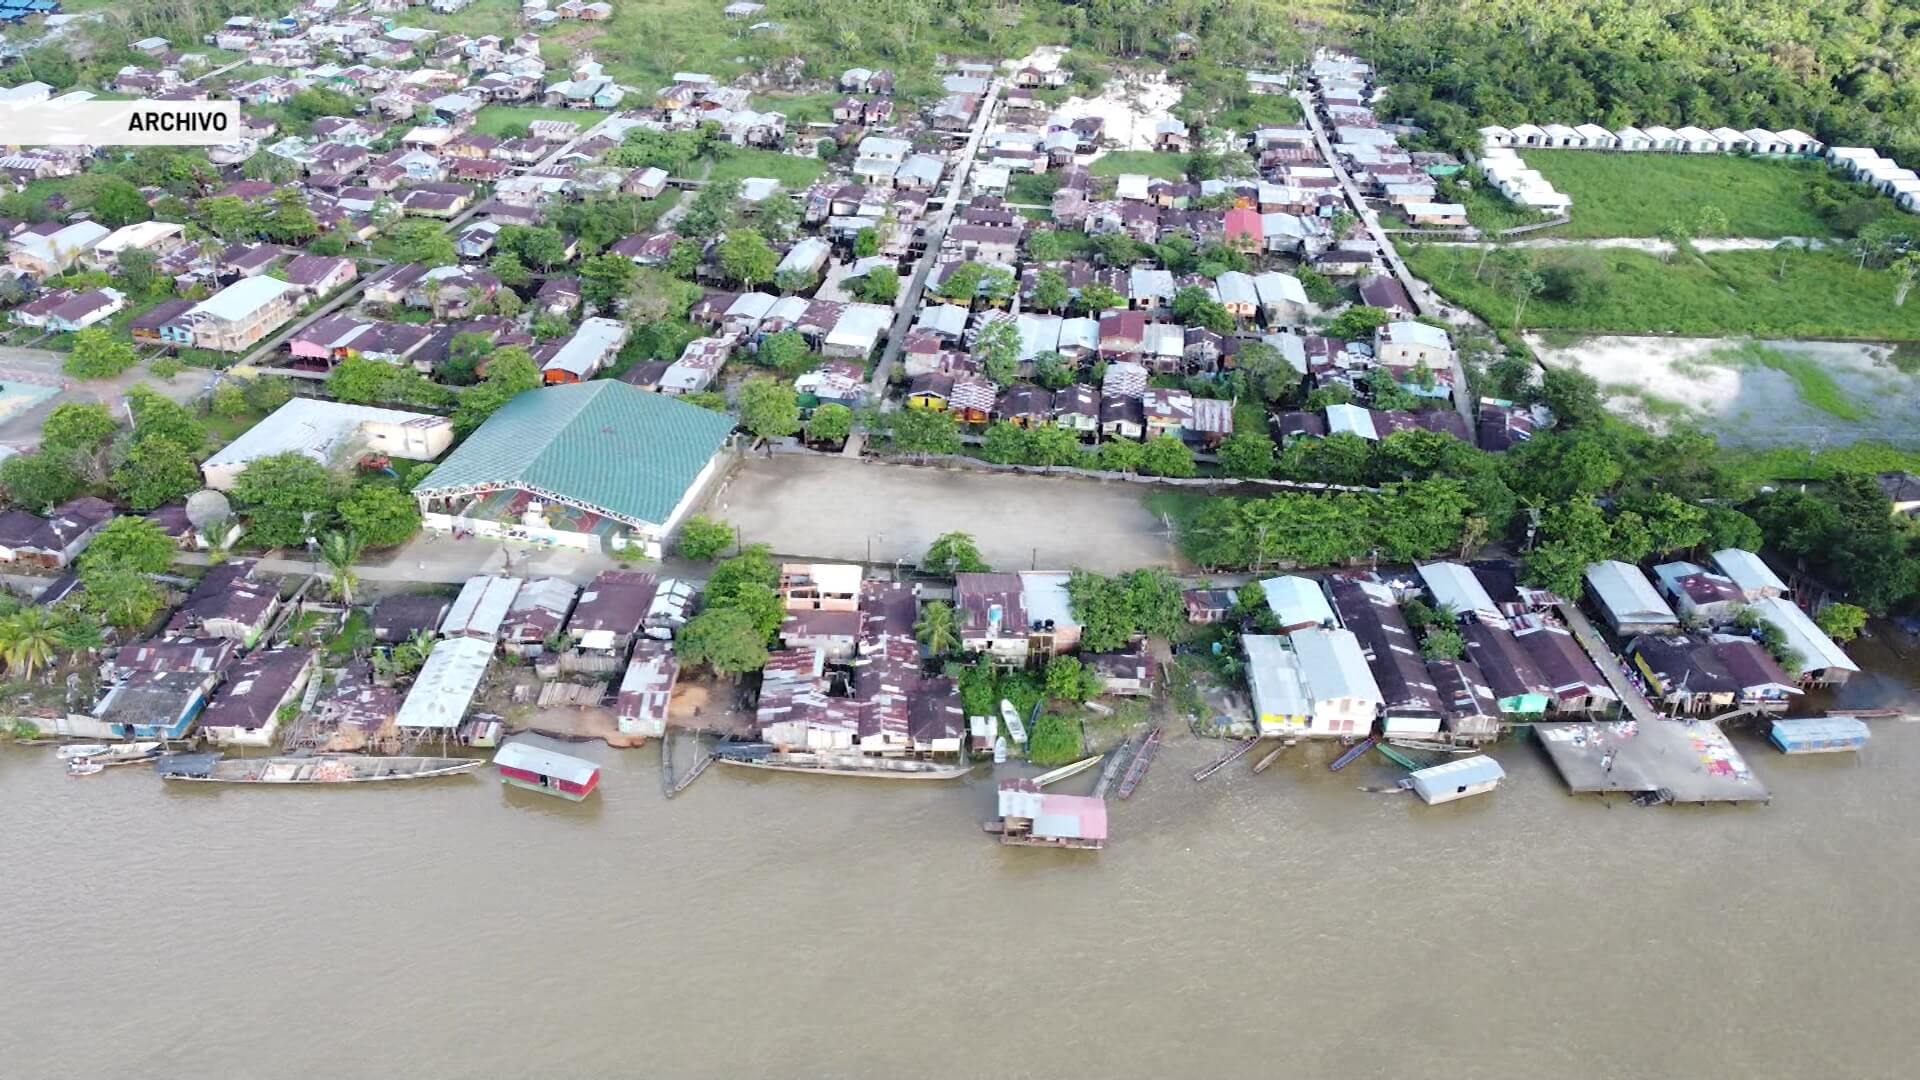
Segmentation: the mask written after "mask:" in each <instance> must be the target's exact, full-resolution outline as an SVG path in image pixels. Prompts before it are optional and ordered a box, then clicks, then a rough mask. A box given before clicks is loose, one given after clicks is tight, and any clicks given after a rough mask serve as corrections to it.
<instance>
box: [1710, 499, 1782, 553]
mask: <svg viewBox="0 0 1920 1080" xmlns="http://www.w3.org/2000/svg"><path fill="white" fill-rule="evenodd" d="M1705 510H1706V512H1707V520H1706V529H1707V536H1706V539H1705V540H1703V541H1702V542H1701V546H1703V547H1706V548H1709V549H1711V550H1713V551H1723V550H1725V549H1727V548H1739V549H1740V550H1742V551H1758V550H1759V549H1760V548H1761V546H1762V545H1764V544H1765V543H1766V542H1767V540H1766V537H1765V536H1762V535H1761V533H1760V524H1759V522H1756V521H1754V520H1753V519H1752V518H1750V517H1748V516H1747V515H1745V514H1743V513H1741V512H1740V511H1738V510H1735V509H1733V508H1732V507H1730V506H1708V507H1705Z"/></svg>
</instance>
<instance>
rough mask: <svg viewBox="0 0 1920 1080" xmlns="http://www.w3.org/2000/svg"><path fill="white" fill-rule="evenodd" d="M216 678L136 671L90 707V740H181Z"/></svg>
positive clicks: (191, 673) (214, 674)
mask: <svg viewBox="0 0 1920 1080" xmlns="http://www.w3.org/2000/svg"><path fill="white" fill-rule="evenodd" d="M219 679H220V675H219V673H217V672H210V671H137V672H135V673H133V674H132V675H130V676H128V677H127V679H126V680H125V681H124V682H121V683H119V684H117V685H115V686H114V687H112V688H111V689H109V690H108V691H107V693H106V696H105V697H102V698H101V699H100V703H99V704H97V705H95V706H94V707H93V714H92V719H93V721H94V724H93V725H91V726H92V727H93V728H94V730H93V731H92V732H91V733H90V737H95V738H109V739H181V738H185V737H186V734H187V732H188V731H189V730H191V729H192V727H193V723H194V721H195V720H196V719H198V718H199V716H200V711H201V710H202V709H204V708H206V705H207V697H208V695H210V694H211V693H212V691H213V686H214V684H215V683H216V682H218V681H219ZM76 719H77V718H76ZM73 733H74V734H87V733H83V732H80V731H77V730H76V731H75V732H73Z"/></svg>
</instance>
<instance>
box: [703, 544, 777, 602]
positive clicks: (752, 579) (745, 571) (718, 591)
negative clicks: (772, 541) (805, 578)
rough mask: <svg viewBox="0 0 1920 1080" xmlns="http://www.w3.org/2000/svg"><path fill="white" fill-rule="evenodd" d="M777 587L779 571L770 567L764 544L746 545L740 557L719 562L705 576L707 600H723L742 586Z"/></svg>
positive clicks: (766, 548)
mask: <svg viewBox="0 0 1920 1080" xmlns="http://www.w3.org/2000/svg"><path fill="white" fill-rule="evenodd" d="M778 584H780V568H779V567H778V566H776V565H774V562H773V550H772V549H771V548H769V547H767V545H765V544H748V545H747V546H746V547H744V548H741V549H740V554H738V555H735V556H734V557H733V558H731V559H727V560H726V561H724V562H721V563H719V564H718V565H716V566H715V567H714V568H713V572H712V573H711V574H709V575H707V600H708V603H709V604H711V603H712V602H713V601H714V600H715V599H721V598H724V597H726V596H728V595H730V594H732V593H733V592H734V590H736V589H738V588H740V587H741V586H743V585H764V586H766V587H767V588H769V589H771V588H773V587H774V586H776V585H778Z"/></svg>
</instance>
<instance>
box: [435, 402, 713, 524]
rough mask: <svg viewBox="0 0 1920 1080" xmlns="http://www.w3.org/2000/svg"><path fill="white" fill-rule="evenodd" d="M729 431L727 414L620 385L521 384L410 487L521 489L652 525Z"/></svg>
mask: <svg viewBox="0 0 1920 1080" xmlns="http://www.w3.org/2000/svg"><path fill="white" fill-rule="evenodd" d="M732 431H733V419H732V417H729V416H725V415H722V414H720V413H716V412H712V411H709V410H707V409H703V408H700V407H699V406H697V405H689V404H687V403H685V402H683V401H676V400H674V399H673V398H670V397H665V396H663V395H660V394H654V393H649V392H648V391H645V390H641V389H639V388H637V387H633V386H628V385H627V384H625V383H621V382H614V381H611V380H601V381H596V382H588V383H576V384H573V385H571V386H554V387H547V388H545V389H541V390H529V391H527V392H526V393H524V394H521V395H520V396H519V397H516V398H514V399H513V400H512V401H509V402H507V404H506V405H505V406H504V407H502V408H501V409H500V411H499V412H496V413H494V414H493V416H492V417H490V418H489V419H488V420H487V422H486V423H485V424H482V425H481V426H480V430H478V431H476V432H474V433H473V435H472V437H470V438H469V439H468V440H467V441H466V442H464V443H462V444H461V445H460V446H459V447H458V448H457V449H455V450H454V452H453V453H452V454H450V455H449V456H448V457H447V460H446V461H445V462H443V463H442V464H441V465H440V466H439V467H438V468H436V469H435V470H434V471H433V475H431V476H429V477H428V478H427V481H426V483H424V484H423V485H421V486H420V487H418V488H416V489H415V490H416V491H417V492H421V493H424V494H427V495H432V494H434V493H436V492H445V491H450V490H453V489H458V488H462V487H469V486H478V485H499V486H503V487H513V486H525V487H531V488H537V489H540V490H544V491H548V492H552V493H554V494H556V495H561V496H565V497H566V498H568V499H572V500H575V501H577V502H580V503H582V504H585V505H587V506H590V507H596V508H602V509H604V510H605V511H607V512H608V513H609V514H610V515H611V516H614V517H619V518H625V519H629V520H632V521H639V522H646V523H649V524H655V525H658V524H663V523H664V522H665V521H666V520H667V518H668V517H669V516H671V515H672V513H673V508H674V507H675V506H677V505H678V504H679V502H680V499H681V498H682V497H683V496H684V495H685V494H686V491H687V488H688V487H690V486H691V485H692V484H693V481H694V479H695V478H696V477H698V476H699V475H700V470H701V469H703V468H705V467H706V465H707V462H709V461H710V460H712V458H713V455H714V454H715V453H716V452H717V451H718V450H719V449H720V447H721V445H722V444H723V443H725V442H726V439H727V436H728V434H730V433H731V432H732Z"/></svg>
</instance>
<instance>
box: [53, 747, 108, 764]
mask: <svg viewBox="0 0 1920 1080" xmlns="http://www.w3.org/2000/svg"><path fill="white" fill-rule="evenodd" d="M109 749H110V747H108V746H107V744H106V743H67V744H66V745H64V746H62V747H61V748H60V749H58V750H55V751H54V752H53V756H54V757H57V758H59V759H60V760H61V761H72V760H73V759H75V758H90V757H98V756H100V755H101V754H104V753H106V752H107V751H108V750H109Z"/></svg>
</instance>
